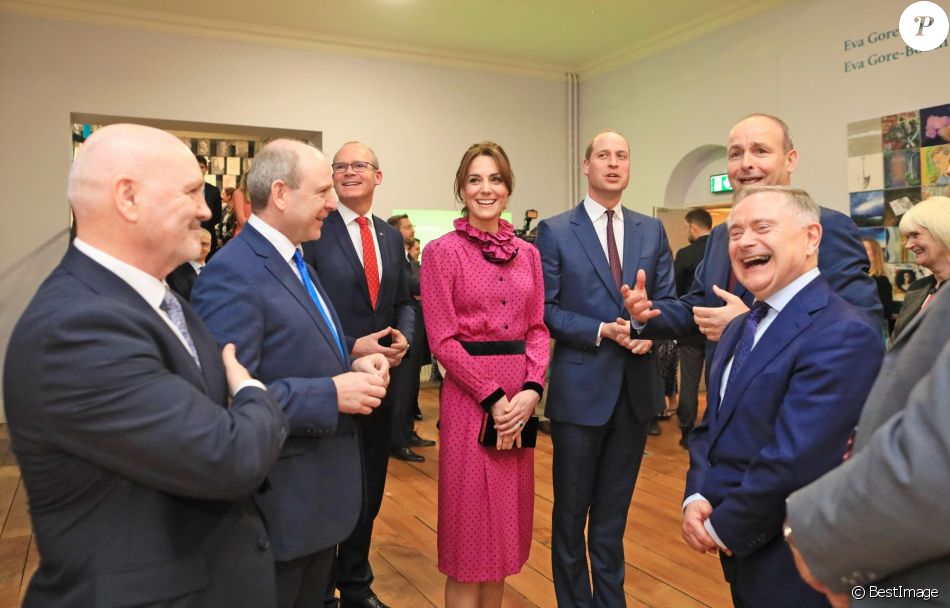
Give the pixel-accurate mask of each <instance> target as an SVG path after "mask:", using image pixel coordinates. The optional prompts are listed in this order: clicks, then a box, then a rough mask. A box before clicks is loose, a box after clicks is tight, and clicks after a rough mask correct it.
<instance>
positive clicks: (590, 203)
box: [584, 192, 623, 222]
mask: <svg viewBox="0 0 950 608" xmlns="http://www.w3.org/2000/svg"><path fill="white" fill-rule="evenodd" d="M622 206H623V201H621V202H619V203H617V204H616V205H614V206H613V207H611V209H613V210H614V211H616V212H617V213H616V216H617V217H619V218H621V219H623V208H622ZM584 211H586V212H587V215H588V216H590V221H591V222H596V221H597V220H599V219H600V216H602V215H603V214H605V213H607V208H606V207H604V206H603V205H601V204H600V203H598V202H597V201H595V200H594V199H592V198H591V197H590V192H588V193H587V196H585V197H584Z"/></svg>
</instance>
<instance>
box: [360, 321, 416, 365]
mask: <svg viewBox="0 0 950 608" xmlns="http://www.w3.org/2000/svg"><path fill="white" fill-rule="evenodd" d="M389 335H391V336H392V344H391V345H390V346H383V345H381V344H380V343H379V341H380V340H381V339H382V338H385V337H386V336H389ZM407 350H409V341H408V340H406V336H404V335H403V333H402V332H401V331H399V330H398V329H396V328H394V327H384V328H383V329H381V330H379V331H377V332H373V333H371V334H368V335H365V336H363V337H362V338H358V339H357V340H356V343H355V344H353V356H354V357H362V356H365V355H371V354H374V353H379V354H382V355H383V356H385V357H386V359H388V360H389V366H390V367H396V366H397V365H399V364H400V363H402V359H403V357H405V356H406V351H407Z"/></svg>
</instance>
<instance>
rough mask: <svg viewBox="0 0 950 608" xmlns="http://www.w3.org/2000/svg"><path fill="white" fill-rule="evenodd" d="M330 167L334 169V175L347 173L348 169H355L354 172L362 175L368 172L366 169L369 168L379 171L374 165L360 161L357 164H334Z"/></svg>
mask: <svg viewBox="0 0 950 608" xmlns="http://www.w3.org/2000/svg"><path fill="white" fill-rule="evenodd" d="M330 166H331V167H333V172H334V173H346V169H347V168H348V167H353V170H354V171H356V172H357V173H362V172H364V171H366V169H368V168H369V167H372V168H373V169H378V167H377V166H376V165H374V164H373V163H368V162H365V161H362V160H358V161H356V162H355V163H333V164H332V165H330Z"/></svg>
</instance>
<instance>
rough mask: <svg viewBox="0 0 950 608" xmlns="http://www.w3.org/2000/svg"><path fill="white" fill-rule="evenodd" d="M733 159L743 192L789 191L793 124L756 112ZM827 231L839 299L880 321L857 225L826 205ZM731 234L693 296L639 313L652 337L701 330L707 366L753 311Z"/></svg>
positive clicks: (742, 128)
mask: <svg viewBox="0 0 950 608" xmlns="http://www.w3.org/2000/svg"><path fill="white" fill-rule="evenodd" d="M726 155H727V156H726V158H727V162H728V165H727V167H728V171H729V181H730V183H731V184H732V186H733V187H734V188H735V189H736V190H739V189H741V188H747V187H749V186H767V185H773V186H788V185H789V184H790V183H791V179H792V173H793V172H794V171H795V169H796V168H797V167H798V151H797V150H796V149H795V146H794V144H793V142H792V138H791V135H790V134H789V130H788V125H786V124H785V122H784V121H783V120H782V119H780V118H778V117H777V116H771V115H769V114H751V115H749V116H747V117H745V118H743V119H742V120H740V121H739V122H738V123H736V125H735V126H734V127H733V128H732V131H730V132H729V140H728V142H727V150H726ZM820 222H821V228H822V240H821V252H820V254H819V256H818V268H819V270H821V273H822V275H824V277H825V280H827V281H828V284H829V285H831V288H832V289H833V290H834V291H835V293H837V294H838V295H839V296H841V297H842V298H844V299H845V300H847V301H848V302H850V303H851V304H853V305H854V306H856V307H857V308H859V309H861V310H863V311H864V312H865V313H866V314H867V316H868V318H869V319H880V318H881V301H880V298H878V297H877V286H876V284H875V283H874V281H873V280H872V279H871V277H870V276H868V265H869V262H868V257H867V253H865V251H864V246H863V245H862V244H861V239H860V235H859V234H858V229H857V226H855V224H854V222H853V221H852V220H851V218H849V217H848V216H847V215H845V214H843V213H840V212H838V211H834V210H832V209H826V208H824V207H820ZM728 250H729V236H728V234H727V230H726V226H725V224H721V225H719V226H716V227H715V228H713V230H712V232H711V233H710V235H709V240H708V241H707V242H706V253H705V254H704V256H703V261H702V263H701V264H700V265H699V267H698V268H697V269H696V274H695V276H694V277H693V284H692V286H691V287H690V289H689V292H688V293H687V294H686V295H685V296H683V297H682V298H680V299H679V300H668V301H662V302H657V303H656V310H654V311H649V313H647V314H646V315H641V314H638V315H636V316H635V317H634V318H635V319H637V320H638V321H647V320H648V319H651V318H653V317H654V316H655V315H658V314H659V312H657V311H660V312H662V315H660V316H658V317H656V318H655V319H653V320H651V321H649V323H648V327H647V328H646V329H644V330H643V335H644V336H645V337H654V336H656V337H673V338H677V337H683V336H687V335H690V334H695V332H696V331H697V329H698V331H700V332H701V333H702V334H703V335H705V336H706V338H707V341H706V365H707V369H706V372H707V377H708V376H709V374H708V372H709V369H708V366H709V365H710V362H711V361H712V358H713V354H714V353H715V351H716V345H717V344H718V341H719V337H720V335H721V334H722V332H723V330H724V329H725V328H726V325H728V324H729V322H730V321H731V320H732V319H734V318H735V317H736V316H738V315H740V314H742V313H743V312H746V311H748V310H749V306H750V305H751V304H752V292H751V291H750V290H749V289H748V286H746V285H743V283H742V281H741V280H736V279H737V277H736V275H735V274H734V273H733V272H732V270H731V266H730V262H729V251H728ZM646 294H649V295H650V296H653V297H654V298H656V297H658V294H653V293H651V292H649V291H647V292H646V293H644V292H643V291H642V290H632V291H631V292H630V293H628V294H627V295H626V299H627V307H628V308H631V307H637V308H641V307H640V303H641V302H642V301H643V300H645V299H646Z"/></svg>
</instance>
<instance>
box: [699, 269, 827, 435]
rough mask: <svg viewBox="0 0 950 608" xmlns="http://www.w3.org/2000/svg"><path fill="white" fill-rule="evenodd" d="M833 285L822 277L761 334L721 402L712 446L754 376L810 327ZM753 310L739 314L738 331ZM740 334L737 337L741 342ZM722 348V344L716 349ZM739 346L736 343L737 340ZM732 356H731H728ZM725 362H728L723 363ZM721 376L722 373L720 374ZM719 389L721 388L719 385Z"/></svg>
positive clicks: (804, 289)
mask: <svg viewBox="0 0 950 608" xmlns="http://www.w3.org/2000/svg"><path fill="white" fill-rule="evenodd" d="M829 293H830V289H829V287H828V286H827V283H825V281H824V279H822V278H821V277H818V278H817V279H815V280H814V281H812V282H811V283H809V284H808V285H806V286H805V287H804V288H803V289H802V290H801V291H799V292H798V293H797V294H796V295H795V297H794V298H792V299H791V300H790V301H789V303H788V304H787V305H786V306H785V308H784V309H782V312H780V313H779V314H778V316H777V317H776V318H775V320H774V321H772V324H771V325H769V327H768V329H766V330H765V333H764V334H762V336H761V337H760V338H759V341H758V342H757V343H756V345H755V347H754V348H753V349H752V352H750V353H749V357H748V358H747V359H746V362H745V365H743V366H742V369H740V370H739V373H738V374H737V375H736V377H735V378H731V380H732V384H730V385H729V387H728V389H726V394H725V395H724V396H723V397H724V398H723V401H722V404H721V405H720V406H719V415H718V418H717V425H716V428H715V429H713V430H712V432H711V436H710V439H709V445H710V447H712V445H713V444H715V442H716V439H718V438H719V435H720V434H721V433H722V430H723V428H725V426H726V425H727V424H729V419H730V418H731V417H732V415H733V414H734V413H735V411H736V408H737V407H738V405H739V403H740V402H741V401H742V399H743V396H744V393H745V391H746V389H747V388H748V387H749V384H750V383H751V382H752V380H753V379H754V378H755V377H756V376H758V375H759V374H760V373H761V372H762V370H763V369H765V367H766V366H767V365H768V364H769V363H771V362H772V361H773V360H774V359H775V358H776V357H777V356H778V355H779V354H780V353H781V352H782V351H783V350H785V347H786V346H788V344H789V343H790V342H791V341H792V340H794V339H795V337H796V336H798V335H799V334H801V333H802V332H803V331H804V330H805V328H806V327H808V326H809V325H811V322H812V319H811V315H812V313H814V312H815V311H817V310H820V309H822V308H824V307H825V306H827V304H828V295H829ZM748 314H749V313H745V314H744V315H742V316H740V317H738V319H739V320H738V321H737V322H736V323H737V325H738V327H737V328H736V329H737V330H738V331H737V332H736V333H737V334H740V335H741V333H742V330H741V327H742V325H741V323H744V321H745V317H746V316H747V315H748ZM737 341H738V338H736V339H735V340H733V342H737ZM716 350H717V351H718V350H719V349H718V348H717V349H716ZM733 350H735V344H733ZM726 353H727V357H731V356H732V350H728V351H726ZM727 360H728V359H727ZM723 365H725V363H723ZM720 377H721V374H720ZM717 390H718V388H717Z"/></svg>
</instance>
